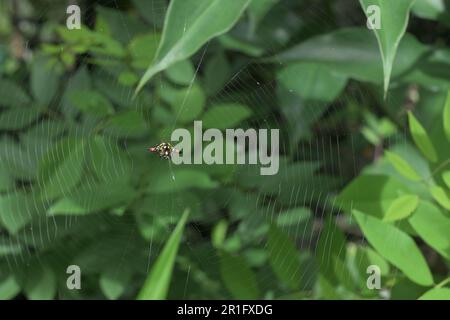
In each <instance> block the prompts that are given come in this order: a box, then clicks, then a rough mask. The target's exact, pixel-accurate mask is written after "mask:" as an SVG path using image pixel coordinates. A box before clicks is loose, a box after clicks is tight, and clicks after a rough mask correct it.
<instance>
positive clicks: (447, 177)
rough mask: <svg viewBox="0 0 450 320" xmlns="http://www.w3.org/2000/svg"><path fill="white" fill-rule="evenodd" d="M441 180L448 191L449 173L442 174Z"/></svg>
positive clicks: (449, 184)
mask: <svg viewBox="0 0 450 320" xmlns="http://www.w3.org/2000/svg"><path fill="white" fill-rule="evenodd" d="M442 180H444V182H445V184H446V185H447V187H448V188H449V189H450V171H445V172H444V173H443V174H442Z"/></svg>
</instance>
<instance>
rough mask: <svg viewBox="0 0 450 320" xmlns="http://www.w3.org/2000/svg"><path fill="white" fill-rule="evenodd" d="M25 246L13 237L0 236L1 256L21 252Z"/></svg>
mask: <svg viewBox="0 0 450 320" xmlns="http://www.w3.org/2000/svg"><path fill="white" fill-rule="evenodd" d="M23 249H24V246H23V245H22V244H21V243H20V242H15V241H14V240H12V239H8V238H0V256H6V255H13V254H20V253H21V252H22V250H23Z"/></svg>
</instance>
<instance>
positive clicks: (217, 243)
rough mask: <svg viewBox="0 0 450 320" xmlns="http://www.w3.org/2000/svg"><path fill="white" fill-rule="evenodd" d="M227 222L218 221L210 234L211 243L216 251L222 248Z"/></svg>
mask: <svg viewBox="0 0 450 320" xmlns="http://www.w3.org/2000/svg"><path fill="white" fill-rule="evenodd" d="M227 229H228V222H227V220H225V219H222V220H220V221H219V222H218V223H217V224H216V225H215V226H214V229H213V230H212V232H211V242H212V244H213V246H214V247H215V248H216V249H220V248H222V246H223V242H224V241H225V238H226V236H227Z"/></svg>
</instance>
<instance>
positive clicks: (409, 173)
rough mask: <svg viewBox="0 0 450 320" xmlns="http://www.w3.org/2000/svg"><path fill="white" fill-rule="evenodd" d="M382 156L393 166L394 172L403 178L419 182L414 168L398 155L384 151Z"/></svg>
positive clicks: (418, 176)
mask: <svg viewBox="0 0 450 320" xmlns="http://www.w3.org/2000/svg"><path fill="white" fill-rule="evenodd" d="M384 154H385V156H386V158H387V159H388V161H389V162H390V163H391V164H392V165H393V166H394V168H395V170H397V172H398V173H400V174H401V175H402V176H404V177H405V178H407V179H409V180H413V181H420V180H421V179H422V178H421V177H420V175H419V174H418V173H417V172H416V170H414V168H413V167H411V165H410V164H409V163H408V162H407V161H406V160H404V159H403V158H402V157H400V156H399V155H398V154H396V153H394V152H390V151H385V152H384Z"/></svg>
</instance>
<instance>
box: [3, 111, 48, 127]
mask: <svg viewBox="0 0 450 320" xmlns="http://www.w3.org/2000/svg"><path fill="white" fill-rule="evenodd" d="M40 114H41V111H40V110H39V109H38V108H13V109H9V110H6V111H3V112H2V113H0V129H2V130H18V129H22V128H24V127H26V126H28V125H30V124H31V123H32V122H34V121H35V120H36V119H37V118H38V117H39V115H40Z"/></svg>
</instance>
